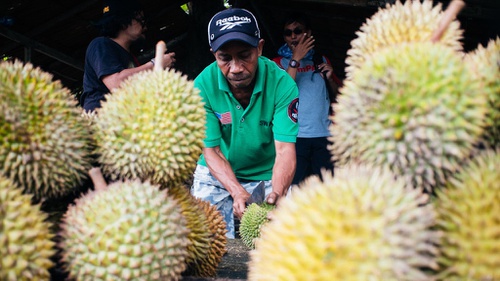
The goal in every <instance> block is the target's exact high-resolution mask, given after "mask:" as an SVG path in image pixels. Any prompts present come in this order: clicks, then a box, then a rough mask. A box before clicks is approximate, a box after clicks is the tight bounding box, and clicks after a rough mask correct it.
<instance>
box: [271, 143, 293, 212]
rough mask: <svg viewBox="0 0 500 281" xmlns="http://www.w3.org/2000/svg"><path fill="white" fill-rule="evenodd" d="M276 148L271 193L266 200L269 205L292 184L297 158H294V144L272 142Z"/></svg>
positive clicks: (275, 201)
mask: <svg viewBox="0 0 500 281" xmlns="http://www.w3.org/2000/svg"><path fill="white" fill-rule="evenodd" d="M274 144H275V146H276V160H275V162H274V167H273V177H272V180H271V183H272V186H273V191H272V192H271V194H269V195H268V196H267V198H266V202H267V203H269V204H276V203H277V202H278V200H279V199H280V198H281V197H282V196H284V195H285V194H286V192H287V191H288V188H289V187H290V185H291V184H292V180H293V176H294V174H295V168H296V165H297V158H296V157H295V143H292V142H281V141H274Z"/></svg>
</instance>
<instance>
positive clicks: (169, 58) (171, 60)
mask: <svg viewBox="0 0 500 281" xmlns="http://www.w3.org/2000/svg"><path fill="white" fill-rule="evenodd" d="M174 64H175V53H174V52H172V53H167V54H164V55H163V65H162V67H163V69H165V68H168V67H173V66H174Z"/></svg>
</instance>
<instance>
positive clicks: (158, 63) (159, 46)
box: [154, 40, 167, 71]
mask: <svg viewBox="0 0 500 281" xmlns="http://www.w3.org/2000/svg"><path fill="white" fill-rule="evenodd" d="M166 51H167V45H166V44H165V42H164V41H162V40H160V41H158V43H156V54H155V66H154V70H155V71H159V70H163V54H165V52H166Z"/></svg>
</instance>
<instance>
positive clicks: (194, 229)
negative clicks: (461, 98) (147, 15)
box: [0, 42, 226, 281]
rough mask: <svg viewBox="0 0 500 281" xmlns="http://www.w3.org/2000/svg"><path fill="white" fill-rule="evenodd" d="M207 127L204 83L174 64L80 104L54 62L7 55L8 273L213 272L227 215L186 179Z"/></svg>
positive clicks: (0, 72) (0, 215) (134, 276)
mask: <svg viewBox="0 0 500 281" xmlns="http://www.w3.org/2000/svg"><path fill="white" fill-rule="evenodd" d="M164 52H165V44H164V43H163V42H160V43H159V44H158V49H157V54H159V55H158V56H157V57H158V58H157V60H158V59H162V55H161V54H163V53H164ZM157 65H161V64H157ZM204 131H205V111H204V107H203V103H202V101H201V97H200V96H199V94H198V90H197V89H195V88H194V86H193V82H192V81H189V80H188V79H187V78H186V77H185V76H183V75H181V74H180V73H178V72H175V71H174V70H170V69H161V68H159V69H158V68H157V69H154V70H150V71H145V72H141V73H139V74H137V75H134V76H132V77H130V78H129V79H128V80H127V81H126V82H124V83H123V84H122V85H121V87H120V88H118V89H115V90H113V91H112V93H111V94H109V95H107V100H106V101H105V102H103V103H102V108H100V109H98V110H96V111H95V112H92V113H89V112H83V113H82V111H81V109H79V107H77V102H76V100H75V99H74V98H73V95H72V93H71V92H70V91H69V90H68V89H66V88H64V87H63V86H62V85H61V84H60V82H59V81H54V80H53V78H52V75H50V74H49V73H47V72H44V71H42V70H41V69H39V68H36V67H34V66H33V65H31V64H30V63H26V64H23V63H21V62H19V61H15V62H2V63H1V64H0V280H9V281H10V280H50V279H51V278H53V280H56V279H57V277H61V276H62V277H63V278H65V279H70V280H179V279H181V278H182V276H183V275H189V276H198V277H215V275H216V268H217V266H218V263H219V262H220V261H221V258H222V256H223V255H224V253H225V252H226V236H225V234H226V225H225V222H224V220H223V218H222V215H221V214H220V212H218V211H217V210H216V208H215V206H212V205H210V204H208V203H207V202H203V201H201V200H199V199H196V198H194V197H192V195H191V194H190V193H189V190H188V187H187V186H186V180H188V179H189V178H190V175H191V174H192V172H193V170H194V168H195V165H196V161H197V157H198V156H199V155H200V153H201V150H202V146H203V142H202V141H203V138H204ZM68 198H70V199H68ZM61 202H68V204H67V205H66V206H63V207H62V208H61V207H60V204H61ZM56 206H58V207H56ZM56 275H57V277H56Z"/></svg>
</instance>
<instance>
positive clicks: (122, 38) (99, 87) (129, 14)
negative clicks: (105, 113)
mask: <svg viewBox="0 0 500 281" xmlns="http://www.w3.org/2000/svg"><path fill="white" fill-rule="evenodd" d="M102 12H103V16H102V18H101V20H100V21H99V22H98V23H97V25H98V26H99V27H100V31H101V36H100V37H97V38H95V39H94V40H92V42H90V44H89V46H88V47H87V52H86V54H85V69H84V74H83V94H82V96H81V98H80V104H81V105H82V107H83V108H84V109H85V110H86V111H93V110H95V109H96V108H99V107H101V101H103V100H105V95H106V94H108V93H109V92H110V90H112V89H114V88H118V87H119V86H120V83H121V82H122V81H124V80H125V79H126V78H128V77H129V76H131V75H133V74H135V73H138V72H140V71H143V70H147V69H152V68H153V66H154V60H151V61H148V62H147V63H145V64H143V65H140V64H139V62H138V61H137V59H136V58H135V56H133V55H132V53H131V52H130V46H131V45H132V43H134V42H136V41H139V40H144V39H145V35H144V34H145V32H146V30H147V27H146V20H145V18H144V13H143V11H142V8H141V7H140V5H139V3H138V2H137V1H136V0H106V1H104V7H103V11H102ZM174 62H175V53H168V54H165V55H164V59H163V68H166V67H171V66H172V64H173V63H174Z"/></svg>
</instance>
